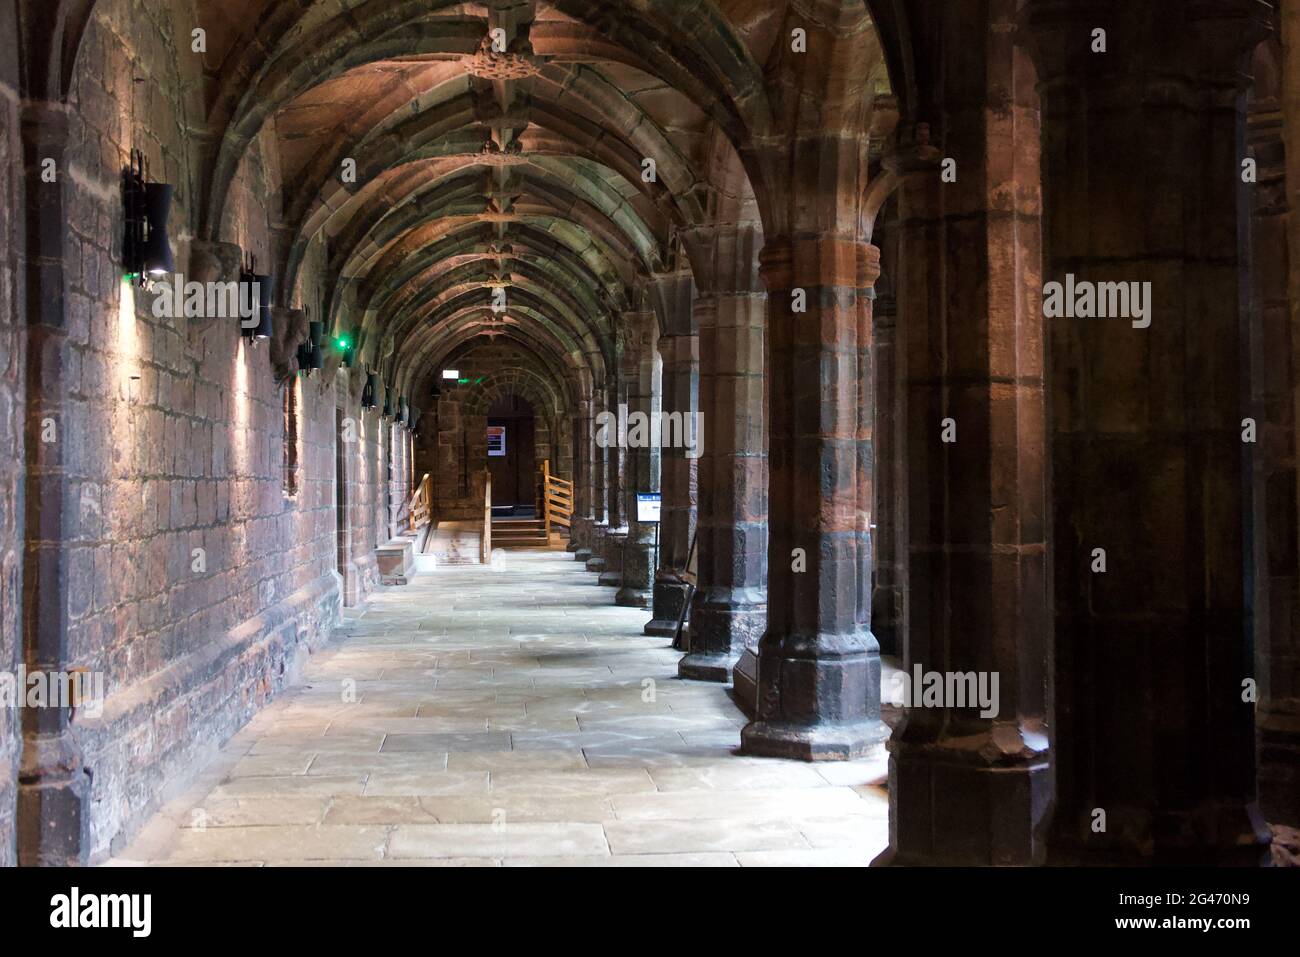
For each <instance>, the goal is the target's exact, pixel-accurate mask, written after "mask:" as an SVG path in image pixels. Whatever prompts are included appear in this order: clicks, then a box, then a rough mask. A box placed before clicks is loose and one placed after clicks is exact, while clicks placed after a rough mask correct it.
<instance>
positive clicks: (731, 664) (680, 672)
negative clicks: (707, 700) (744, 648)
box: [677, 651, 740, 684]
mask: <svg viewBox="0 0 1300 957" xmlns="http://www.w3.org/2000/svg"><path fill="white" fill-rule="evenodd" d="M739 658H740V655H728V654H722V655H715V654H707V653H705V652H698V653H697V652H693V651H692V652H689V653H688V654H686V655H683V656H682V660H681V661H679V662H677V677H679V678H686V679H687V680H689V681H716V682H718V683H719V684H728V683H729V682H730V681H731V670H732V669H733V668H735V667H736V661H737V660H738V659H739Z"/></svg>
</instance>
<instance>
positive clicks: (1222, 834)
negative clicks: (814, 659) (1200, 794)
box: [891, 775, 1273, 867]
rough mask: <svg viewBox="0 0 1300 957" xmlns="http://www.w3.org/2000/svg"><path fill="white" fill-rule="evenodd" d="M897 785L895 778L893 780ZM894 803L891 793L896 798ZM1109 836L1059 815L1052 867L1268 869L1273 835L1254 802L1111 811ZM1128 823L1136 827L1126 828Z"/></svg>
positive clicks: (1049, 855)
mask: <svg viewBox="0 0 1300 957" xmlns="http://www.w3.org/2000/svg"><path fill="white" fill-rule="evenodd" d="M891 780H892V775H891ZM891 802H892V794H891ZM1105 810H1106V812H1107V816H1106V825H1107V831H1106V832H1105V833H1100V834H1099V833H1094V832H1093V831H1092V827H1091V821H1092V816H1091V811H1090V810H1088V809H1085V811H1084V816H1085V817H1086V818H1087V820H1086V821H1083V822H1081V823H1078V824H1077V825H1076V826H1074V827H1069V826H1068V821H1063V820H1062V817H1063V816H1064V817H1067V818H1068V817H1069V816H1070V815H1068V814H1063V812H1062V811H1061V810H1058V811H1057V813H1056V815H1055V818H1054V819H1053V828H1052V833H1051V835H1050V836H1049V838H1048V847H1047V863H1048V864H1049V865H1052V866H1062V867H1081V866H1082V867H1087V866H1091V867H1100V866H1105V867H1267V866H1268V865H1269V864H1270V863H1271V857H1272V849H1271V846H1272V843H1273V835H1272V832H1271V831H1270V830H1269V827H1268V825H1267V824H1266V823H1264V817H1263V815H1262V814H1260V811H1259V806H1258V805H1257V804H1255V803H1254V802H1252V803H1249V804H1240V805H1225V804H1219V803H1206V804H1202V805H1200V806H1198V807H1196V808H1192V809H1190V810H1180V811H1170V812H1162V813H1160V812H1153V811H1152V810H1151V808H1149V807H1131V806H1129V807H1125V806H1119V807H1115V806H1110V807H1107V808H1106V809H1105ZM1126 822H1132V826H1130V827H1125V824H1126Z"/></svg>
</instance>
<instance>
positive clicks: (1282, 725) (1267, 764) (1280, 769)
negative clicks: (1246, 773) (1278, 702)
mask: <svg viewBox="0 0 1300 957" xmlns="http://www.w3.org/2000/svg"><path fill="white" fill-rule="evenodd" d="M1255 737H1256V740H1257V741H1258V742H1259V745H1258V754H1259V763H1258V777H1259V808H1260V811H1261V812H1262V813H1263V815H1264V820H1266V821H1268V822H1269V823H1270V824H1283V825H1286V826H1287V827H1292V828H1300V717H1297V716H1295V715H1293V714H1289V713H1272V714H1270V713H1267V712H1264V711H1263V709H1261V710H1260V712H1258V714H1257V720H1256V725H1255Z"/></svg>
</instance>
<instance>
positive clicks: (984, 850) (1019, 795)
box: [872, 726, 1052, 867]
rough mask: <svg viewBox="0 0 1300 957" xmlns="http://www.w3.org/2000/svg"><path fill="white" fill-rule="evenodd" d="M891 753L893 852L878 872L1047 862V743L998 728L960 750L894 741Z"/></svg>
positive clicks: (965, 741)
mask: <svg viewBox="0 0 1300 957" xmlns="http://www.w3.org/2000/svg"><path fill="white" fill-rule="evenodd" d="M889 751H890V756H889V848H888V850H886V851H884V852H883V853H882V854H881V855H880V856H879V857H877V858H876V859H875V860H874V861H872V866H873V867H884V866H894V867H909V866H915V867H922V866H944V865H948V866H953V865H956V866H963V867H990V866H1019V867H1027V866H1033V865H1039V864H1042V863H1044V857H1045V854H1046V841H1045V839H1044V834H1045V830H1046V826H1047V814H1048V810H1049V808H1050V806H1051V799H1052V791H1051V786H1052V785H1051V770H1050V765H1049V760H1048V754H1047V740H1046V737H1045V736H1043V735H1041V734H1028V733H1025V732H1021V733H1020V734H1017V733H1016V731H1015V729H1014V728H1013V727H1012V728H1008V727H1005V726H999V727H998V728H994V729H991V730H989V731H987V732H986V733H984V734H982V735H981V734H975V735H963V736H962V737H961V738H960V744H944V743H942V742H925V741H918V742H916V743H909V742H902V741H898V740H897V739H895V740H891V741H890V742H889ZM991 755H997V756H1000V757H1001V758H1002V760H1000V761H996V763H991V759H990V756H991ZM993 760H995V759H993Z"/></svg>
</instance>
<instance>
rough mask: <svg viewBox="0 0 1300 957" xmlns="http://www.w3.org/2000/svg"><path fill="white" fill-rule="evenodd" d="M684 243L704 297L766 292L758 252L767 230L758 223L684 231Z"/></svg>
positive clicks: (701, 227)
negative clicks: (759, 272) (759, 274)
mask: <svg viewBox="0 0 1300 957" xmlns="http://www.w3.org/2000/svg"><path fill="white" fill-rule="evenodd" d="M681 238H682V244H683V245H684V246H685V247H686V255H687V257H688V258H689V259H690V261H691V271H692V273H693V274H694V276H695V285H696V286H697V287H698V288H699V291H700V295H701V297H705V296H708V295H723V294H727V293H733V294H734V293H741V294H743V293H756V294H759V293H762V292H763V291H764V290H763V283H762V282H761V281H760V280H759V276H758V251H759V249H760V248H761V247H762V245H763V228H762V226H760V225H759V224H758V223H715V224H709V225H704V226H696V227H693V228H691V229H686V230H682V232H681Z"/></svg>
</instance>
